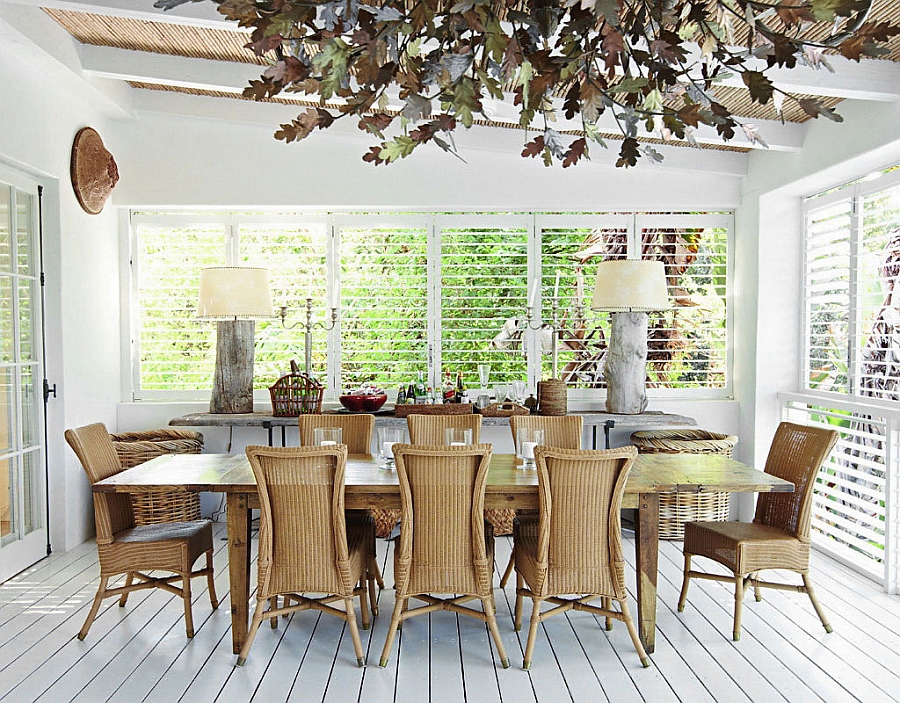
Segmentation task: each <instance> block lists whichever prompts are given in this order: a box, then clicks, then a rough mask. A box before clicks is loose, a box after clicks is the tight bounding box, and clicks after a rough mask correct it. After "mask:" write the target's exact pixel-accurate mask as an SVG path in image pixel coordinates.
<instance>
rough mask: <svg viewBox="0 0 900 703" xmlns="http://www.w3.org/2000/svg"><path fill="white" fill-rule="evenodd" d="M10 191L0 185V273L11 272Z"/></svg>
mask: <svg viewBox="0 0 900 703" xmlns="http://www.w3.org/2000/svg"><path fill="white" fill-rule="evenodd" d="M10 207H11V203H10V189H9V188H8V187H7V186H4V185H0V271H6V272H9V271H12V237H11V235H10V229H11V228H10V225H9V223H10V215H11V214H12V213H10Z"/></svg>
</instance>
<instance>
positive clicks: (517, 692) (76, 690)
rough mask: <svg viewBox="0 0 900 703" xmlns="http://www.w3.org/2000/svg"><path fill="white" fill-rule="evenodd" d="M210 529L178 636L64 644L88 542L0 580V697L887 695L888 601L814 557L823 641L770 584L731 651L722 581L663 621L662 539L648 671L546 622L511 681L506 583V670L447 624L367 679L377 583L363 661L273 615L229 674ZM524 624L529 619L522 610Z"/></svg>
mask: <svg viewBox="0 0 900 703" xmlns="http://www.w3.org/2000/svg"><path fill="white" fill-rule="evenodd" d="M216 531H217V539H216V545H217V553H216V560H215V566H216V569H217V577H216V588H217V589H218V593H219V598H220V601H221V604H220V606H219V610H218V611H217V612H215V613H212V612H211V610H210V606H209V599H208V596H207V593H206V590H205V588H204V582H203V581H202V580H195V582H194V583H195V594H194V595H195V597H194V622H195V627H196V632H197V634H196V636H195V637H194V639H193V640H191V641H188V640H187V639H186V638H185V636H184V622H183V618H182V608H181V602H180V601H179V600H178V599H177V598H175V597H173V596H170V595H169V594H166V593H163V592H159V591H144V592H138V593H135V594H132V595H131V596H130V598H129V601H128V605H127V606H126V607H125V608H119V607H117V605H116V600H115V599H108V600H107V601H106V602H105V604H104V607H103V608H102V610H101V613H100V615H99V617H98V618H97V620H96V621H95V622H94V625H93V627H92V628H91V631H90V633H89V634H88V637H87V639H86V640H85V641H84V642H79V641H78V640H77V639H75V635H76V633H77V632H78V630H79V628H80V627H81V624H82V621H83V619H84V616H85V614H86V611H87V608H88V606H89V604H90V601H91V599H92V598H93V595H94V592H95V589H96V587H97V579H98V573H99V571H98V566H97V561H96V550H95V547H94V544H93V543H92V542H91V543H86V544H84V545H81V546H80V547H78V548H76V549H74V550H72V551H70V552H68V553H66V554H59V555H53V556H51V557H49V558H47V559H45V560H43V561H42V562H40V563H39V564H37V565H36V566H34V567H33V568H31V569H29V570H28V571H26V572H24V573H22V574H20V575H19V576H17V577H15V578H13V579H11V580H10V581H8V582H6V583H4V584H2V585H0V701H2V702H3V703H25V702H27V701H52V702H56V701H79V702H81V701H85V702H91V703H94V702H98V701H128V702H129V703H130V702H133V701H165V702H166V703H170V702H173V701H189V702H190V703H201V702H203V701H223V702H225V703H231V702H237V701H251V700H252V701H263V702H265V703H274V702H276V701H303V702H304V703H306V702H310V701H334V702H339V703H347V702H349V701H366V703H388V702H395V701H396V702H397V703H406V702H410V703H423V702H426V701H433V702H435V703H454V702H456V701H467V702H468V703H483V702H492V701H505V702H508V703H527V702H528V701H539V702H540V703H564V702H565V701H578V702H581V701H584V702H585V703H588V702H590V703H596V702H597V701H614V702H619V701H649V702H651V703H658V702H665V701H689V702H691V703H695V702H702V701H724V702H727V703H739V702H741V701H789V702H791V703H795V702H800V701H802V702H805V701H828V702H829V703H831V702H832V701H853V700H858V701H866V702H868V701H872V702H875V701H879V702H880V701H890V700H900V598H898V597H896V596H888V595H885V594H884V593H882V592H881V591H880V590H879V589H878V587H877V586H876V585H875V584H873V583H872V582H870V581H868V580H866V579H865V578H863V577H860V576H858V575H856V574H854V573H853V572H851V571H849V570H848V569H846V568H845V567H843V566H841V565H839V564H837V563H836V562H834V561H832V560H830V559H828V558H826V557H823V556H821V555H819V554H816V555H814V574H813V576H814V583H815V584H816V585H817V588H818V593H819V598H820V600H821V601H822V603H823V605H824V607H825V609H826V610H827V612H828V614H829V616H830V618H831V622H832V624H833V625H834V630H835V631H834V633H833V634H831V635H826V634H825V631H824V630H823V628H822V627H821V625H820V623H819V621H818V619H817V618H816V616H815V613H814V612H813V610H812V608H811V606H810V604H809V601H808V599H807V598H806V596H805V595H802V594H795V593H784V592H778V591H771V590H768V591H764V601H763V602H762V603H756V602H755V601H754V599H753V597H752V593H751V594H749V597H748V599H747V602H746V607H745V608H744V628H743V636H742V639H741V641H740V642H736V643H735V642H732V641H731V637H730V632H731V611H732V604H733V599H732V591H731V589H730V587H727V586H724V585H720V584H717V583H713V582H705V581H693V582H692V584H691V593H690V596H689V601H688V607H687V609H686V610H685V612H684V613H682V614H677V613H676V612H675V603H676V601H677V597H678V589H679V587H680V584H681V551H680V549H681V543H680V542H663V543H662V545H661V551H660V583H659V596H660V599H659V609H658V613H659V616H658V625H659V631H658V633H657V646H656V652H655V654H653V655H652V659H653V666H652V667H651V668H649V669H643V668H642V667H641V666H640V662H639V661H638V658H637V655H636V654H635V651H634V649H633V648H632V646H631V642H630V640H629V638H628V634H627V632H626V630H625V627H624V625H622V624H619V623H617V624H616V626H615V629H614V630H613V631H612V632H606V631H604V629H603V628H602V626H601V624H600V623H598V621H597V620H595V618H594V617H593V616H591V615H589V614H585V613H570V614H568V615H565V616H558V617H556V618H552V619H550V620H549V621H547V622H546V623H545V626H544V627H543V630H542V632H541V633H540V635H539V637H538V640H537V648H536V652H535V658H534V663H533V665H532V668H531V670H530V671H528V672H526V671H523V670H522V668H521V667H522V652H523V648H524V643H525V635H526V632H525V631H524V630H523V632H522V633H519V634H517V633H515V632H514V631H513V628H512V621H511V612H512V607H513V603H514V595H513V588H512V586H509V587H508V588H507V589H506V591H505V593H504V592H501V591H499V590H498V591H497V593H496V596H497V607H498V611H499V614H500V621H499V624H500V631H501V633H502V636H503V638H504V643H505V645H506V648H507V652H508V653H509V656H510V659H511V662H512V666H511V668H510V669H506V670H504V669H502V668H499V662H498V661H497V660H496V658H495V654H494V652H493V649H492V647H491V644H490V638H489V636H488V633H487V631H486V628H485V627H484V625H483V624H481V623H479V622H478V621H476V620H474V619H471V618H466V617H464V616H456V615H455V614H453V613H449V612H439V613H434V614H431V615H430V616H422V617H420V618H414V619H412V620H410V621H407V622H406V623H405V624H404V626H403V630H402V631H401V632H400V633H399V634H398V637H397V640H398V642H397V643H395V646H394V651H393V652H392V655H391V660H390V662H389V665H388V667H387V668H385V669H381V668H380V667H378V666H377V663H378V660H379V657H380V653H381V647H382V644H383V642H384V635H385V630H386V628H387V625H388V623H389V621H390V613H391V609H392V607H393V602H394V601H393V591H391V590H390V589H387V590H385V591H383V592H381V594H380V596H379V606H380V609H381V614H380V615H379V617H378V618H376V620H375V625H374V627H373V629H372V630H370V631H368V632H365V631H363V633H362V634H363V643H364V646H366V648H367V652H368V663H369V666H368V667H365V668H358V667H357V666H356V662H355V658H354V655H353V647H352V643H351V642H350V638H349V633H348V632H346V631H345V628H344V626H343V623H342V621H340V620H339V619H338V618H334V617H330V616H326V615H319V614H317V613H311V612H307V613H297V614H294V615H293V617H292V618H290V619H289V620H282V622H281V624H280V625H279V628H278V629H277V630H271V629H269V628H268V627H267V626H264V627H262V628H260V632H259V635H258V637H257V639H256V642H255V644H254V646H253V649H252V651H251V652H250V657H249V659H248V661H247V664H246V665H245V666H244V667H243V668H236V667H235V666H234V664H235V656H234V655H233V654H232V653H231V632H230V627H229V625H230V618H229V607H230V601H229V598H228V571H227V564H226V560H227V556H226V550H225V542H224V541H223V540H222V538H223V537H224V527H223V526H222V525H218V526H217V527H216ZM626 536H627V538H628V541H629V545H628V546H627V547H626V554H627V555H628V558H629V559H632V558H633V549H632V548H631V545H630V541H631V540H630V533H626ZM379 550H380V556H381V558H382V562H383V564H384V566H385V569H384V570H385V579H386V583H387V584H389V585H390V584H391V574H390V571H391V570H390V562H391V560H390V559H389V558H388V557H389V556H390V554H389V551H388V547H387V545H386V544H385V543H384V542H382V541H380V540H379ZM509 550H510V540H509V539H508V538H498V539H497V564H498V569H502V568H503V566H504V565H505V564H506V559H507V558H508V555H509ZM697 561H698V562H701V563H702V560H697ZM633 573H634V572H633V569H630V570H629V579H630V585H631V587H632V594H633V585H634V578H633ZM498 578H499V576H498ZM253 579H254V582H255V572H254V574H253ZM631 605H632V609H633V610H634V608H635V605H634V603H633V601H632V604H631ZM525 612H526V624H527V614H528V613H530V603H527V604H526V611H525ZM526 629H527V628H526ZM398 644H399V648H398Z"/></svg>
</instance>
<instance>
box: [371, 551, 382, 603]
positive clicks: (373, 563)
mask: <svg viewBox="0 0 900 703" xmlns="http://www.w3.org/2000/svg"><path fill="white" fill-rule="evenodd" d="M369 564H370V566H371V569H372V576H373V577H374V578H375V583H377V584H378V588H380V589H381V590H382V591H383V590H384V579H382V578H381V569H379V568H378V557H377V556H373V557H372V558H371V559H370V561H369ZM373 612H374V609H373ZM375 614H376V615H378V613H377V612H376V613H375Z"/></svg>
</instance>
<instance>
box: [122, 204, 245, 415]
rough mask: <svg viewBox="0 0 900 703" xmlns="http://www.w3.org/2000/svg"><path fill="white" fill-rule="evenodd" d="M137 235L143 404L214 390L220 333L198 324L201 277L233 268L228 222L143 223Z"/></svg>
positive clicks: (137, 222) (139, 393)
mask: <svg viewBox="0 0 900 703" xmlns="http://www.w3.org/2000/svg"><path fill="white" fill-rule="evenodd" d="M132 227H133V229H134V232H135V235H136V237H135V242H136V249H135V251H134V252H133V264H134V270H135V271H136V274H137V275H136V276H135V279H134V285H135V287H136V290H135V291H134V296H135V297H134V302H135V308H136V310H135V313H136V319H135V321H134V327H135V329H134V334H135V347H136V350H139V355H136V356H137V369H136V374H135V375H136V378H135V397H136V398H149V397H154V396H156V397H159V396H160V395H167V396H169V397H172V396H173V395H174V396H175V397H177V395H178V393H179V392H180V391H194V390H196V389H199V388H206V389H209V388H211V387H212V378H213V365H214V361H215V330H216V325H215V323H210V322H206V321H201V320H198V319H197V294H198V292H199V284H200V269H202V268H206V267H209V266H223V265H225V263H226V257H225V251H226V241H227V239H228V223H227V219H226V218H210V219H208V220H206V221H204V219H202V218H194V219H190V218H184V219H183V218H177V217H173V218H161V219H160V218H155V217H147V218H141V217H135V218H133V220H132Z"/></svg>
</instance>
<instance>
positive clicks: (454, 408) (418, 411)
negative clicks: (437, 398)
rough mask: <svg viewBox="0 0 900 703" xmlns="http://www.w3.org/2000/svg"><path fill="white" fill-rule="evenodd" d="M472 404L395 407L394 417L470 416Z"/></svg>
mask: <svg viewBox="0 0 900 703" xmlns="http://www.w3.org/2000/svg"><path fill="white" fill-rule="evenodd" d="M471 413H472V403H443V404H441V405H395V406H394V416H395V417H406V416H407V415H414V414H415V415H471Z"/></svg>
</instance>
